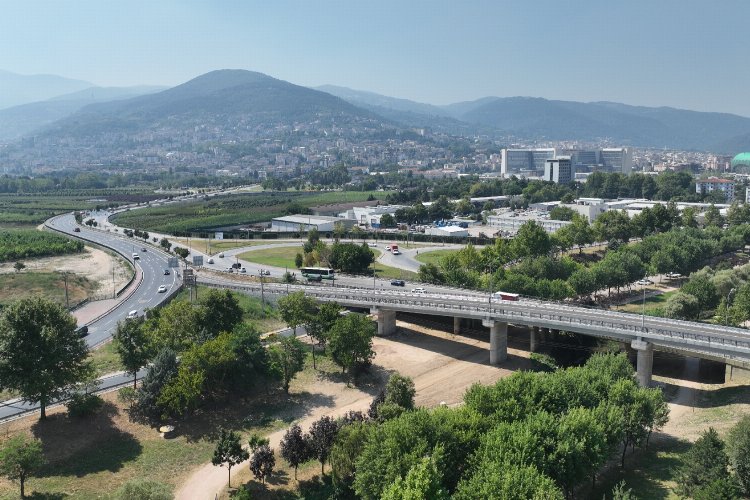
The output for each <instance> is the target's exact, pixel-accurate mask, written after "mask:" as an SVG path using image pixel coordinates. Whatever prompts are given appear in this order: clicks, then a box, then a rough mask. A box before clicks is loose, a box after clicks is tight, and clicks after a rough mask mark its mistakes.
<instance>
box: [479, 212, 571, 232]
mask: <svg viewBox="0 0 750 500" xmlns="http://www.w3.org/2000/svg"><path fill="white" fill-rule="evenodd" d="M529 221H533V222H536V223H537V224H539V225H540V226H542V228H544V230H545V231H547V232H548V233H554V232H555V231H557V230H558V229H560V228H563V227H565V226H567V225H568V224H570V221H567V220H551V219H550V218H549V214H548V213H546V212H542V211H537V210H526V211H523V212H516V211H512V210H510V211H506V212H501V213H499V214H494V215H489V216H487V225H488V226H490V227H493V228H497V229H498V230H499V231H500V232H501V233H502V235H503V236H513V235H515V234H516V233H517V232H518V230H519V229H520V228H521V226H522V225H524V224H525V223H527V222H529Z"/></svg>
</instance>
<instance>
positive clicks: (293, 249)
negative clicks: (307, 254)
mask: <svg viewBox="0 0 750 500" xmlns="http://www.w3.org/2000/svg"><path fill="white" fill-rule="evenodd" d="M298 253H299V254H301V253H302V245H301V244H299V245H294V246H290V247H275V248H264V249H262V250H250V251H248V252H244V253H241V254H239V255H238V256H237V257H239V258H240V259H242V260H246V261H248V262H253V263H255V264H261V265H263V266H273V267H285V268H287V269H297V266H295V265H294V257H295V256H296V255H297V254H298Z"/></svg>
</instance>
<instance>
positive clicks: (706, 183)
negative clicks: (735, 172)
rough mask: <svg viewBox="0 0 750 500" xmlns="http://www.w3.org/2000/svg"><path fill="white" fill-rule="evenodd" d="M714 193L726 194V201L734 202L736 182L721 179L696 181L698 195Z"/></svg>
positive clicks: (713, 178)
mask: <svg viewBox="0 0 750 500" xmlns="http://www.w3.org/2000/svg"><path fill="white" fill-rule="evenodd" d="M714 191H721V192H722V193H724V199H725V200H726V201H727V203H732V202H733V201H734V181H730V180H728V179H719V178H718V177H709V178H708V179H698V180H697V181H695V192H696V193H698V194H708V193H712V192H714Z"/></svg>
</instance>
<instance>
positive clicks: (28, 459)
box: [0, 434, 45, 498]
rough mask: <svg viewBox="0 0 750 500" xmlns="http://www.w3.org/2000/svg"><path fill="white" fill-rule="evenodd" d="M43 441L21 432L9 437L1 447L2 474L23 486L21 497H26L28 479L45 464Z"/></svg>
mask: <svg viewBox="0 0 750 500" xmlns="http://www.w3.org/2000/svg"><path fill="white" fill-rule="evenodd" d="M44 463H45V459H44V453H43V452H42V442H41V441H40V440H38V439H32V438H30V437H28V436H26V435H23V434H19V435H16V436H13V437H12V438H10V439H8V440H7V441H6V442H5V443H4V444H3V446H2V448H0V475H2V476H4V477H7V478H8V479H9V480H11V481H18V483H19V484H20V486H21V498H25V496H26V492H25V490H24V487H25V484H26V479H28V478H29V477H30V476H32V475H33V474H34V472H36V471H37V470H39V468H40V467H41V466H42V465H44Z"/></svg>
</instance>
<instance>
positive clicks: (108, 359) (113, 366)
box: [89, 342, 125, 376]
mask: <svg viewBox="0 0 750 500" xmlns="http://www.w3.org/2000/svg"><path fill="white" fill-rule="evenodd" d="M89 360H91V363H92V364H93V365H94V370H95V371H96V374H97V375H99V376H101V375H106V374H108V373H112V372H119V371H122V370H124V369H125V368H124V367H123V366H122V361H120V356H119V355H118V354H117V351H116V350H115V344H114V343H113V342H107V343H106V344H104V345H102V346H100V347H98V348H96V349H94V350H93V351H90V352H89Z"/></svg>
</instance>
